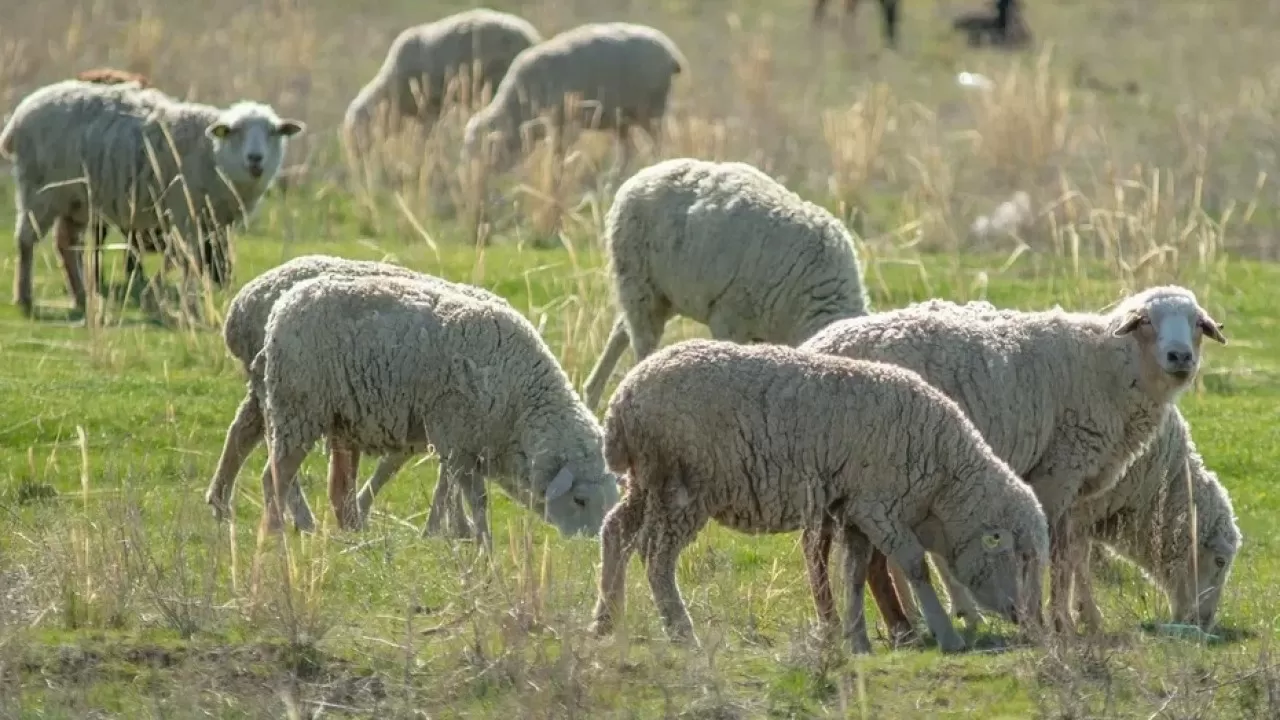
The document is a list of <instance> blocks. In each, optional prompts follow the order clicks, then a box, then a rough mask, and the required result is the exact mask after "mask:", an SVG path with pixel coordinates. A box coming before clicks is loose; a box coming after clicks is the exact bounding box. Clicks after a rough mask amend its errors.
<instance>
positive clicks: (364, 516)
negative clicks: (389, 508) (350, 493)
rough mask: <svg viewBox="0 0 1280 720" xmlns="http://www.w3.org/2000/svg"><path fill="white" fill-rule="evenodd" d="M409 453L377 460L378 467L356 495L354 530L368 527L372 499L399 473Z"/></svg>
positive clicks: (387, 455)
mask: <svg viewBox="0 0 1280 720" xmlns="http://www.w3.org/2000/svg"><path fill="white" fill-rule="evenodd" d="M409 457H410V455H409V453H388V454H386V455H383V456H382V457H381V458H379V459H378V466H377V467H375V468H374V469H373V475H372V476H370V477H369V480H368V481H367V482H365V484H364V486H363V487H361V488H360V492H359V494H357V495H356V528H357V529H360V530H363V529H364V528H366V527H368V525H369V510H370V508H372V507H373V498H374V497H375V496H376V495H377V494H378V492H379V491H380V490H382V486H383V485H386V484H387V482H389V481H390V480H391V478H392V477H393V476H394V475H395V474H396V473H397V472H399V470H400V468H401V467H403V466H404V464H405V462H407V461H408V460H409Z"/></svg>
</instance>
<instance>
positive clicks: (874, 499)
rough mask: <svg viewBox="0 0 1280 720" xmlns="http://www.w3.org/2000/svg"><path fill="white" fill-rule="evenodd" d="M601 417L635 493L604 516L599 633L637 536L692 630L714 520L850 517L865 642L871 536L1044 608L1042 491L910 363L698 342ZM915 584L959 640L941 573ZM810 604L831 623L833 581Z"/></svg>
mask: <svg viewBox="0 0 1280 720" xmlns="http://www.w3.org/2000/svg"><path fill="white" fill-rule="evenodd" d="M604 424H605V441H604V442H605V449H604V453H605V459H606V461H607V463H608V466H609V469H610V470H612V471H614V472H615V473H617V474H619V475H620V476H624V478H625V479H624V482H625V485H626V494H625V495H624V497H623V498H622V501H621V502H619V503H618V505H616V506H615V507H614V509H613V510H611V511H610V512H609V514H608V515H607V516H606V518H605V521H604V526H603V528H602V529H601V532H600V542H601V570H600V578H599V594H598V597H597V602H596V607H595V617H594V620H593V632H595V633H596V634H599V635H603V634H607V633H611V632H612V631H613V626H614V619H615V617H616V616H617V615H619V614H620V613H621V612H622V611H623V604H624V601H625V597H624V588H625V575H626V563H627V559H628V557H629V556H630V554H631V552H632V551H638V552H639V553H640V555H641V558H642V560H643V561H644V564H645V567H646V570H647V571H648V578H649V587H650V589H651V591H652V593H653V599H654V603H655V605H657V607H658V611H659V614H660V615H661V616H662V620H663V624H664V626H665V629H666V632H667V634H668V636H669V637H670V638H672V639H673V640H677V641H681V640H685V639H688V638H690V637H691V636H693V626H692V621H691V620H690V619H689V614H688V611H687V610H686V609H685V606H684V601H683V600H682V599H681V597H680V591H679V588H678V587H677V586H676V582H675V569H676V561H677V558H678V556H679V554H680V552H681V550H683V548H685V547H686V546H687V545H689V543H691V542H692V541H693V540H694V538H695V537H696V536H697V534H698V532H699V531H700V530H701V529H702V528H703V526H705V525H706V523H707V522H708V520H710V519H712V518H714V519H715V520H716V522H718V523H720V524H721V525H725V526H727V527H729V528H732V529H734V530H737V531H739V532H745V533H753V534H759V533H780V532H790V531H794V530H799V529H805V531H806V533H807V532H809V531H810V530H811V529H813V530H816V529H818V528H823V529H824V530H823V532H825V533H829V532H832V530H833V529H834V528H836V527H837V526H838V528H839V530H840V537H841V542H842V544H843V545H844V546H845V549H846V553H845V556H846V568H845V578H846V583H847V587H846V591H847V592H846V604H847V607H846V610H847V614H846V617H845V625H844V630H845V636H846V641H847V642H848V643H849V646H850V648H851V650H852V651H853V652H856V653H866V652H870V649H871V645H870V641H869V640H868V638H867V631H866V625H865V620H864V617H863V612H862V585H863V583H864V581H865V577H866V567H867V561H868V560H869V559H870V556H871V549H872V547H877V548H881V549H883V550H884V551H885V553H886V554H888V555H889V556H890V557H892V558H894V560H895V561H897V562H899V564H901V565H902V566H903V567H904V568H908V569H909V570H908V571H909V572H916V571H918V570H919V567H920V565H921V561H922V560H923V558H924V553H925V551H926V549H927V550H931V551H933V552H937V553H941V554H942V555H944V556H945V557H946V558H947V559H948V560H949V562H950V564H951V566H952V567H954V568H956V572H957V573H958V574H959V576H960V577H961V578H963V579H964V580H965V581H966V582H967V583H969V586H970V587H972V588H973V590H974V593H975V595H976V596H977V597H978V598H979V599H980V600H981V602H982V603H983V604H984V605H985V606H987V607H990V608H992V609H993V610H995V611H997V612H999V613H1000V614H1002V615H1004V616H1005V617H1008V618H1009V619H1011V620H1014V621H1017V620H1018V619H1019V618H1020V617H1022V616H1024V614H1025V609H1026V608H1028V607H1034V606H1035V603H1036V599H1037V597H1038V593H1039V581H1038V578H1039V577H1040V574H1039V570H1040V569H1041V568H1042V567H1043V565H1044V563H1045V562H1046V560H1047V557H1046V556H1047V553H1048V543H1049V539H1048V525H1047V521H1046V519H1045V516H1044V513H1043V512H1042V510H1041V509H1040V504H1039V502H1038V501H1037V500H1036V498H1035V495H1034V494H1033V493H1032V492H1031V489H1030V488H1029V487H1027V486H1026V485H1025V484H1024V483H1022V482H1021V481H1020V480H1019V479H1018V478H1017V477H1016V476H1015V475H1014V474H1013V472H1012V471H1011V470H1010V469H1009V467H1008V466H1007V465H1006V464H1005V463H1004V462H1003V461H1001V460H1000V459H999V458H997V457H996V456H995V455H994V454H993V453H992V452H991V449H990V448H989V447H988V446H987V444H986V443H985V442H983V440H982V436H981V435H979V434H978V431H977V429H976V428H974V426H973V424H972V423H971V422H969V420H968V419H966V418H965V416H964V414H963V413H962V412H961V411H960V408H959V407H958V406H957V405H956V403H955V402H953V401H951V400H949V399H947V397H946V396H944V395H943V394H942V393H941V392H939V391H938V390H936V389H934V388H932V387H930V386H929V385H928V384H926V383H925V382H924V380H923V379H921V378H920V376H918V375H917V374H915V373H913V372H910V371H908V370H904V369H902V368H898V367H894V366H891V365H886V364H883V363H871V362H861V361H855V360H847V359H845V358H839V357H835V356H823V355H819V354H816V353H809V352H802V351H800V350H797V349H795V348H791V347H787V346H784V345H740V344H737V343H732V342H727V341H720V340H688V341H684V342H680V343H676V344H674V345H671V346H669V347H667V348H664V349H663V350H660V351H658V352H656V353H654V354H653V355H651V356H649V357H648V358H647V359H645V360H644V361H642V362H640V364H638V365H637V366H636V367H635V368H634V369H633V370H632V371H631V372H630V373H628V374H627V376H626V377H625V378H623V380H622V383H621V384H620V386H619V388H618V391H617V392H616V393H615V394H614V396H613V398H612V399H611V400H610V402H609V408H608V411H607V412H606V414H605V421H604ZM784 482H785V483H790V484H789V485H786V486H784V485H782V484H781V483H784ZM809 567H810V572H811V576H812V573H813V572H814V570H815V566H813V565H810V566H809ZM821 572H822V574H823V577H824V579H825V565H824V566H823V567H822V569H821ZM913 580H914V577H913ZM916 588H917V591H918V592H919V593H920V597H921V598H922V600H921V602H922V604H923V605H924V606H925V613H926V616H927V617H928V618H929V629H930V630H931V631H932V632H933V634H934V636H935V637H936V638H937V639H938V644H939V646H940V647H941V648H942V649H943V650H945V651H957V650H960V649H962V648H963V647H964V643H963V641H962V640H961V639H960V638H959V636H958V635H957V634H956V632H955V630H954V628H952V626H951V623H950V621H949V620H948V618H947V616H946V613H945V612H944V611H943V610H942V608H941V606H940V605H939V603H938V598H937V596H936V595H935V594H934V593H933V591H932V589H931V588H928V587H925V586H922V585H920V584H918V583H916ZM815 605H816V606H817V609H818V614H819V616H820V618H821V619H822V621H823V623H824V625H827V626H828V627H831V626H834V624H835V622H836V617H835V614H836V613H835V609H834V607H833V603H832V601H831V597H830V595H829V594H828V595H827V596H826V597H825V598H817V597H815ZM1020 608H1021V609H1020ZM693 640H694V641H695V642H696V637H695V638H693Z"/></svg>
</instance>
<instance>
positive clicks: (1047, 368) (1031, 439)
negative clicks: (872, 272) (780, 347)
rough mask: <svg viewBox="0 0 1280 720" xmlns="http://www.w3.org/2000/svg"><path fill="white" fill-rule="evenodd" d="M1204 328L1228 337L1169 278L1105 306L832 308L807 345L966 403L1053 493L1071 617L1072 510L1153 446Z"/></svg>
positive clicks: (1020, 466) (1014, 461) (1057, 613)
mask: <svg viewBox="0 0 1280 720" xmlns="http://www.w3.org/2000/svg"><path fill="white" fill-rule="evenodd" d="M1206 335H1207V336H1208V337H1210V338H1212V339H1214V340H1216V341H1217V342H1219V343H1223V344H1225V343H1226V342H1227V338H1226V337H1225V336H1224V335H1223V334H1222V325H1220V324H1219V323H1217V322H1216V321H1215V320H1214V319H1213V318H1212V317H1210V315H1209V313H1208V312H1207V311H1206V310H1204V308H1202V307H1200V305H1199V303H1198V302H1197V301H1196V297H1195V294H1194V293H1192V292H1191V291H1190V290H1187V289H1185V288H1182V287H1177V286H1163V287H1153V288H1149V289H1147V290H1144V291H1142V292H1139V293H1136V294H1134V295H1131V296H1129V297H1128V298H1126V299H1125V300H1123V301H1122V302H1121V303H1119V305H1118V306H1117V307H1116V308H1114V309H1113V310H1112V311H1111V312H1109V313H1106V314H1098V313H1068V312H1065V311H1063V310H1062V309H1061V308H1055V309H1053V310H1048V311H1041V312H1020V311H1014V310H999V311H996V310H993V309H991V306H990V305H988V304H985V303H983V304H982V305H980V306H978V307H974V308H966V307H964V306H958V305H954V304H951V303H946V302H941V301H935V302H931V303H928V304H926V305H924V306H923V307H907V308H904V309H900V310H892V311H888V312H883V313H878V314H876V315H873V316H866V317H861V318H853V319H848V320H840V321H837V322H835V323H832V324H831V325H829V326H827V327H826V328H824V329H823V330H821V331H819V332H818V333H817V334H816V335H814V336H813V337H812V338H810V339H809V340H808V341H807V342H805V343H804V344H803V345H801V348H802V349H805V350H809V351H812V352H819V353H829V354H834V355H841V356H844V357H849V358H855V359H862V360H873V361H878V362H889V363H893V364H895V365H899V366H901V367H905V368H907V369H910V370H914V371H916V372H918V373H920V374H921V375H922V376H923V377H924V378H925V379H926V380H927V381H928V382H930V383H931V384H933V385H935V386H937V387H938V389H939V390H941V391H942V392H944V393H946V394H947V395H948V396H949V397H951V398H952V399H953V400H955V401H956V402H958V403H959V405H960V407H961V408H963V409H964V411H965V413H966V414H967V415H968V416H969V417H970V418H971V419H972V420H973V422H974V424H975V425H976V426H977V427H978V429H979V431H980V432H981V433H982V435H983V437H984V438H985V439H986V441H987V442H988V443H989V444H990V445H991V447H992V448H994V449H995V452H996V454H997V455H999V456H1000V458H1001V459H1002V460H1004V461H1005V462H1007V463H1008V464H1009V465H1010V467H1012V468H1013V469H1014V471H1015V472H1017V473H1018V474H1019V475H1020V476H1021V477H1023V478H1024V479H1025V480H1026V481H1027V482H1028V483H1029V484H1030V485H1031V487H1032V488H1034V489H1035V491H1036V494H1037V496H1038V497H1039V498H1040V502H1041V504H1042V505H1043V506H1044V510H1045V514H1046V515H1047V516H1048V518H1049V523H1050V526H1051V528H1052V532H1051V535H1050V539H1051V544H1052V548H1051V549H1052V552H1051V567H1052V570H1053V571H1052V572H1051V573H1050V577H1051V581H1050V605H1051V609H1052V612H1053V619H1054V622H1055V625H1056V626H1057V627H1058V628H1060V629H1062V630H1065V631H1071V630H1072V629H1073V628H1074V624H1073V623H1072V620H1071V617H1070V612H1069V607H1068V606H1067V602H1066V588H1067V583H1068V582H1069V581H1070V575H1069V574H1068V573H1069V571H1070V567H1071V566H1072V564H1073V563H1074V562H1075V561H1074V560H1073V559H1072V553H1074V552H1075V551H1076V543H1075V538H1074V534H1075V531H1074V523H1073V521H1072V513H1071V512H1070V511H1071V509H1072V507H1073V506H1074V505H1075V504H1076V503H1078V502H1085V501H1089V500H1091V499H1093V498H1097V497H1100V496H1102V495H1104V494H1105V493H1107V492H1109V491H1110V490H1111V489H1112V488H1113V487H1114V486H1115V485H1116V483H1117V481H1118V480H1119V478H1120V477H1121V476H1122V474H1123V473H1124V471H1125V468H1126V467H1127V466H1128V465H1129V464H1130V463H1131V462H1132V461H1133V460H1134V459H1135V458H1136V457H1137V456H1138V455H1139V454H1140V453H1142V452H1143V451H1144V450H1145V448H1146V446H1147V445H1148V444H1149V443H1150V442H1151V440H1152V439H1153V437H1154V436H1155V433H1156V430H1157V428H1158V427H1159V426H1160V423H1161V422H1163V420H1164V418H1165V416H1166V414H1167V413H1168V411H1169V410H1170V408H1172V407H1173V405H1174V403H1175V402H1176V401H1177V399H1178V397H1179V395H1180V394H1181V393H1182V391H1184V390H1185V389H1186V388H1187V387H1189V386H1190V384H1191V383H1192V381H1193V380H1194V378H1195V375H1196V372H1197V370H1198V369H1199V365H1200V344H1201V339H1202V338H1203V337H1204V336H1206ZM810 544H811V545H813V546H814V547H821V543H819V542H817V541H811V542H810ZM904 569H905V568H904ZM820 591H822V588H815V589H814V592H815V593H817V592H820Z"/></svg>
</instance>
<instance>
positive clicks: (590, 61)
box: [463, 22, 688, 172]
mask: <svg viewBox="0 0 1280 720" xmlns="http://www.w3.org/2000/svg"><path fill="white" fill-rule="evenodd" d="M687 67H688V61H687V60H685V57H684V55H683V54H682V53H681V52H680V49H679V48H678V47H676V44H675V42H673V41H672V40H671V38H669V37H667V36H666V35H665V34H663V33H662V32H661V31H659V30H656V29H654V28H651V27H648V26H645V25H636V24H633V23H624V22H610V23H589V24H586V25H579V26H578V27H575V28H573V29H571V30H566V31H564V32H562V33H560V34H559V35H556V36H554V37H552V38H551V39H549V40H546V41H545V42H542V43H540V44H538V45H535V46H533V47H531V48H529V49H528V50H525V51H524V52H522V53H520V55H518V56H517V57H516V59H515V61H514V62H512V63H511V67H510V68H509V69H508V70H507V74H506V76H505V77H504V78H503V79H502V82H501V83H500V84H499V85H498V89H497V90H495V91H494V95H493V99H492V100H490V101H489V104H488V105H486V106H485V107H484V108H482V109H481V110H480V111H479V112H477V113H476V114H475V115H474V116H472V118H471V119H470V120H469V121H468V122H467V125H466V128H465V130H464V137H463V156H464V160H468V159H474V158H481V157H482V156H481V155H480V150H481V148H482V145H481V143H482V142H484V141H486V140H487V139H489V138H490V137H491V136H496V140H495V141H494V142H493V143H492V144H489V145H486V146H484V147H487V148H488V150H487V151H486V152H485V154H484V155H483V159H485V160H486V162H487V163H489V164H491V165H492V167H493V168H494V169H496V170H499V171H501V170H503V169H506V168H507V167H509V166H510V165H511V164H512V163H514V162H515V160H516V159H517V158H518V157H519V154H520V151H521V149H522V146H523V135H524V133H525V131H528V133H529V140H530V142H531V143H532V142H536V141H537V140H539V139H541V138H542V137H543V136H544V135H546V134H548V132H549V134H550V139H551V141H552V144H553V152H554V153H556V154H557V155H559V154H560V153H561V152H562V151H563V148H564V145H563V143H562V142H561V135H562V132H563V130H564V128H565V126H566V122H567V120H568V119H569V118H570V116H568V115H567V114H566V107H565V103H566V96H569V95H574V96H577V98H578V101H579V102H580V105H579V107H578V109H577V112H576V113H574V115H573V116H572V117H573V118H576V119H577V120H578V121H579V122H580V123H581V124H582V126H583V127H585V128H588V129H594V130H614V131H615V132H617V134H618V139H619V141H620V143H619V148H620V155H619V157H618V163H617V167H616V170H617V172H623V171H625V169H626V167H627V166H628V164H629V162H630V157H631V153H630V142H629V139H628V138H629V132H630V129H631V128H632V127H639V128H641V129H643V130H645V131H646V132H647V133H648V134H649V136H650V137H651V138H652V139H653V140H654V142H655V143H658V142H661V137H662V133H661V127H662V118H663V117H664V116H665V115H666V112H667V100H668V96H669V95H670V92H671V85H672V81H673V79H674V77H675V76H676V75H678V74H680V73H681V72H683V71H684V70H685V69H686V68H687ZM542 113H549V115H550V117H549V121H550V122H549V127H548V126H547V124H546V123H544V122H542V121H541V119H540V118H541V114H542Z"/></svg>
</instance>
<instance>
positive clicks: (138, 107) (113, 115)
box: [0, 80, 306, 316]
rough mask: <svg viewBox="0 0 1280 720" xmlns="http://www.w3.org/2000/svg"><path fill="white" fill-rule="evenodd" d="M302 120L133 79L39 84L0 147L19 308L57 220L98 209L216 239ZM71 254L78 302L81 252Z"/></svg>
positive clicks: (78, 221)
mask: <svg viewBox="0 0 1280 720" xmlns="http://www.w3.org/2000/svg"><path fill="white" fill-rule="evenodd" d="M305 127H306V126H305V125H304V124H303V123H302V122H301V121H298V120H290V119H281V118H280V117H279V116H278V115H277V114H276V112H275V111H274V110H273V109H272V108H271V107H270V106H268V105H264V104H261V103H256V102H249V101H241V102H238V103H235V104H234V105H231V106H230V107H227V108H222V109H219V108H216V107H213V106H210V105H202V104H198V103H188V102H182V101H179V100H175V99H173V98H171V97H169V96H167V95H165V94H164V93H162V92H160V91H159V90H155V89H154V88H140V87H138V86H137V85H135V84H133V83H122V84H113V85H104V84H100V83H89V82H84V81H81V80H64V81H61V82H57V83H53V84H51V85H46V86H44V87H42V88H39V89H37V90H35V91H34V92H32V93H31V94H30V95H28V96H27V97H26V98H24V99H23V100H22V102H20V103H19V104H18V107H17V108H16V109H15V110H14V112H13V116H12V117H11V118H10V119H9V121H8V123H7V124H6V125H5V127H4V130H3V131H2V132H0V156H3V157H6V158H12V159H13V160H14V176H15V178H16V181H17V186H18V189H17V193H16V194H17V200H18V208H17V211H18V218H19V220H18V226H17V230H16V232H15V235H16V239H17V244H18V251H19V256H18V277H17V280H16V285H17V289H16V293H15V294H16V296H17V301H18V304H19V305H20V306H21V307H22V310H23V312H24V314H25V315H27V316H30V315H31V313H32V297H31V272H32V265H33V260H34V249H35V244H36V243H37V242H38V241H39V240H40V237H41V236H42V235H43V233H44V232H46V231H47V230H48V229H49V228H50V227H51V226H52V225H53V224H54V222H55V221H57V220H58V219H59V218H62V219H69V220H70V221H71V222H72V223H73V227H75V228H77V229H79V228H83V227H84V226H85V225H86V222H87V219H88V214H89V212H90V211H91V210H93V211H96V212H97V213H99V214H100V216H101V217H103V218H105V219H106V220H107V221H109V222H111V223H112V224H114V225H115V226H117V227H119V228H120V229H121V230H122V231H124V232H126V233H130V232H139V231H148V230H155V229H162V230H163V229H169V228H170V227H171V228H172V229H173V230H176V231H177V232H178V234H179V235H180V237H181V238H182V240H183V242H185V243H187V244H188V246H190V245H192V244H194V242H195V241H196V238H197V237H200V236H201V235H202V233H201V232H200V231H201V230H203V231H204V232H206V233H209V232H212V233H215V234H217V235H218V236H219V238H220V239H221V234H222V233H223V232H225V230H226V227H227V226H228V225H230V224H231V223H232V222H235V221H239V220H243V219H245V218H246V217H247V216H248V215H250V214H251V213H252V212H253V210H254V209H255V208H256V206H257V204H258V201H259V200H260V199H261V197H262V194H263V193H264V192H265V191H266V189H267V188H268V187H269V186H270V185H271V183H272V182H273V180H274V179H275V176H276V174H277V173H278V172H279V170H280V164H281V160H282V159H283V157H284V152H285V150H286V147H287V143H288V139H289V138H291V137H293V136H296V135H298V134H299V133H301V132H303V130H304V129H305ZM171 141H172V144H170V143H171ZM179 176H181V180H182V182H180V183H179V182H175V181H177V180H178V179H179ZM86 180H87V182H86ZM228 183H230V184H228ZM194 255H195V256H196V257H195V260H196V264H197V266H201V265H203V258H202V257H200V255H201V254H200V253H194ZM68 259H69V260H72V261H71V262H68V263H67V267H66V273H67V279H68V282H69V284H70V285H71V292H72V295H73V296H74V297H75V301H76V305H77V307H78V308H80V309H82V310H83V308H84V306H85V298H84V284H83V281H82V278H81V274H80V262H79V258H78V257H76V258H68ZM183 269H184V278H186V277H187V274H188V273H189V272H190V267H189V265H188V264H187V263H184V264H183ZM200 269H202V270H203V267H201V268H200Z"/></svg>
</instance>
